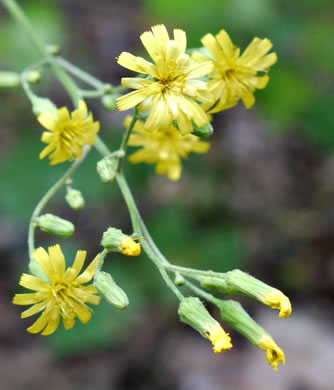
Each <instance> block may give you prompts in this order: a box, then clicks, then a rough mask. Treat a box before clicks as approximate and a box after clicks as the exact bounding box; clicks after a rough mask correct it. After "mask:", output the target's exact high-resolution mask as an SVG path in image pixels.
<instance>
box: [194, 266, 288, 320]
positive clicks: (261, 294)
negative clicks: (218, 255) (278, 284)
mask: <svg viewBox="0 0 334 390" xmlns="http://www.w3.org/2000/svg"><path fill="white" fill-rule="evenodd" d="M199 281H200V283H201V285H202V286H203V287H204V288H209V289H215V290H218V291H221V292H223V293H225V294H244V295H248V296H249V297H252V298H255V299H257V300H258V301H260V302H262V303H263V304H265V305H267V306H270V307H271V308H272V309H279V310H280V313H279V316H280V317H283V318H288V317H289V316H290V314H291V312H292V308H291V303H290V300H289V298H288V297H287V296H285V295H284V294H283V293H282V292H281V291H279V290H277V289H276V288H273V287H271V286H268V285H267V284H265V283H263V282H261V281H260V280H258V279H256V278H254V277H253V276H250V275H248V274H247V273H245V272H242V271H240V270H238V269H235V270H233V271H229V272H227V273H226V274H222V275H221V277H206V276H205V277H200V278H199Z"/></svg>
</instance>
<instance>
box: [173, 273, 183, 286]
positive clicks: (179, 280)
mask: <svg viewBox="0 0 334 390" xmlns="http://www.w3.org/2000/svg"><path fill="white" fill-rule="evenodd" d="M184 282H185V280H184V277H183V276H182V275H181V274H179V273H177V274H176V275H175V279H174V283H175V284H176V285H177V286H183V285H184Z"/></svg>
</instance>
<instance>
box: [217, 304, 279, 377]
mask: <svg viewBox="0 0 334 390" xmlns="http://www.w3.org/2000/svg"><path fill="white" fill-rule="evenodd" d="M216 305H217V306H218V307H219V309H220V313H221V316H222V319H223V321H224V322H226V323H227V324H229V325H230V326H231V327H232V328H234V329H235V330H236V331H238V332H239V333H241V334H242V335H244V336H245V337H246V338H247V339H248V340H249V341H250V342H251V343H253V344H255V345H257V346H258V347H259V348H261V349H264V350H265V351H266V357H267V361H268V363H269V364H271V365H272V367H273V369H274V370H275V371H277V369H278V364H279V363H283V364H285V356H284V352H283V351H282V350H281V349H280V348H279V347H278V346H277V345H276V343H275V341H274V340H273V339H272V338H271V337H270V335H269V334H268V333H267V332H266V331H265V330H264V329H263V328H262V327H261V326H260V325H258V324H257V323H256V322H255V321H254V320H253V318H251V317H250V316H249V314H248V313H247V312H246V311H245V310H244V309H243V307H242V306H241V305H240V303H239V302H235V301H232V300H228V301H217V302H216Z"/></svg>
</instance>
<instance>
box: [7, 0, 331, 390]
mask: <svg viewBox="0 0 334 390" xmlns="http://www.w3.org/2000/svg"><path fill="white" fill-rule="evenodd" d="M20 4H21V5H22V6H23V8H24V10H25V11H26V13H27V14H28V16H29V17H30V19H31V21H32V22H33V25H34V28H35V29H36V31H38V32H39V33H40V34H41V36H42V37H43V38H44V39H45V41H46V42H48V43H56V44H59V45H60V46H61V47H62V53H63V55H64V56H65V57H66V58H68V59H69V60H70V61H72V62H73V63H75V64H77V65H78V66H80V67H82V68H83V69H86V70H88V71H90V72H92V73H93V74H95V75H96V76H97V77H99V78H101V79H103V80H104V81H106V82H112V83H113V84H118V83H119V80H120V77H123V76H129V75H130V73H131V72H128V71H126V70H125V69H123V68H121V67H120V66H119V65H118V64H117V63H116V60H115V57H116V56H118V55H119V54H120V53H121V52H122V51H130V52H133V53H137V54H143V53H144V51H143V47H142V46H141V44H140V40H139V35H140V34H141V33H142V32H143V31H146V30H148V29H149V28H150V27H151V25H154V24H158V23H164V24H166V25H167V26H168V28H169V31H171V30H172V28H175V27H178V28H183V29H185V30H186V32H187V36H188V43H189V44H188V47H199V46H200V41H199V40H200V38H201V37H202V36H203V35H204V34H205V33H207V32H211V33H213V34H216V33H217V32H218V31H219V30H220V29H222V28H224V29H226V30H227V31H228V32H229V34H230V36H231V37H232V40H233V41H234V43H235V44H237V45H238V46H240V47H241V48H242V49H244V48H245V47H246V46H247V44H248V43H249V42H250V41H251V40H252V39H253V37H254V36H258V37H260V38H265V37H267V38H269V39H270V40H271V41H272V42H273V45H274V51H276V53H277V54H278V63H277V64H276V65H274V66H273V68H272V70H271V71H270V77H271V78H270V82H269V84H268V86H267V88H266V89H265V90H264V91H258V92H257V93H256V98H257V102H256V105H255V106H254V107H253V109H251V110H250V111H247V110H246V109H245V108H244V107H243V106H242V105H241V104H239V105H238V106H237V107H235V108H233V109H231V110H228V111H226V112H224V113H221V114H219V115H217V116H216V118H215V120H214V127H215V134H214V135H213V136H212V137H211V139H210V140H211V141H212V148H211V150H210V152H209V153H208V154H207V155H204V156H196V155H194V156H191V157H190V158H189V159H188V160H187V161H186V162H184V171H183V175H182V178H181V180H180V181H179V182H176V183H174V182H171V181H169V180H168V179H167V178H166V177H164V176H163V177H159V176H156V175H155V174H154V169H153V167H152V166H145V165H143V164H141V165H136V166H130V164H127V166H126V174H127V176H128V178H129V182H130V184H131V186H132V188H133V191H134V194H135V198H136V200H137V202H138V206H139V208H140V210H141V212H142V214H143V216H144V219H145V221H146V222H147V224H148V226H149V229H150V230H151V233H152V235H153V237H154V239H155V240H156V242H157V243H158V245H159V246H160V247H161V249H162V250H163V252H164V253H165V254H166V255H167V256H168V258H169V259H170V261H171V262H173V263H176V264H180V265H184V266H191V267H194V268H195V267H197V268H201V269H213V270H216V271H228V270H231V269H233V268H240V269H242V270H244V271H247V272H250V273H251V274H253V275H255V276H257V277H258V278H260V279H262V280H263V281H265V282H267V283H268V284H270V285H273V286H275V287H277V288H279V289H281V290H282V291H284V293H286V294H287V295H288V296H289V297H290V298H291V301H292V304H293V313H292V316H291V318H289V319H288V320H284V319H279V318H278V317H277V311H272V310H270V309H269V308H266V307H263V306H261V304H259V303H257V302H254V301H252V300H251V299H248V298H245V297H241V298H240V297H238V299H239V300H240V301H241V302H242V303H243V304H244V307H245V308H246V309H247V310H248V311H249V312H250V313H251V314H252V315H253V317H254V318H255V319H256V320H257V321H258V322H259V323H260V324H261V325H262V326H263V327H264V328H266V329H267V330H268V331H269V332H270V334H271V335H272V336H273V338H274V339H275V340H276V342H277V343H278V344H279V346H280V347H281V348H282V349H283V350H284V351H285V353H286V358H287V365H286V366H285V367H282V366H281V367H280V368H279V372H278V373H276V372H274V371H273V370H272V368H271V367H270V366H269V365H268V363H267V362H266V360H265V354H264V352H263V351H261V350H258V349H257V348H256V347H255V346H253V345H251V344H250V343H249V342H248V341H247V340H245V339H244V338H242V337H241V336H239V335H238V334H236V333H235V332H234V331H233V330H231V329H228V328H227V329H228V330H229V331H230V333H231V336H232V339H233V344H234V348H233V349H232V350H231V351H229V352H227V353H226V354H224V355H223V356H215V355H214V354H213V352H212V349H211V345H210V343H209V342H208V341H207V340H204V339H203V338H202V337H201V336H200V335H198V334H197V333H196V332H195V331H193V330H192V329H190V328H188V327H186V326H184V325H182V324H181V323H180V322H179V320H178V316H177V302H176V300H175V298H174V296H173V295H172V293H171V292H170V291H169V290H168V289H167V288H166V287H165V285H164V283H163V281H162V280H161V278H160V276H159V274H158V272H157V270H156V269H155V267H154V266H153V265H152V264H151V263H150V262H149V261H148V260H147V258H146V257H145V255H142V256H141V257H140V258H139V259H134V260H131V259H130V260H129V259H128V258H124V257H121V256H114V257H113V258H112V259H111V258H110V261H109V262H108V264H107V265H106V268H107V269H108V270H109V271H110V272H111V273H112V275H113V276H114V277H115V279H116V281H117V282H118V283H119V284H120V285H121V286H122V287H123V288H124V289H125V290H126V291H127V293H128V296H129V298H130V306H129V308H128V309H127V310H126V311H124V312H123V311H119V310H117V309H115V308H113V307H110V306H108V305H107V304H105V303H103V304H101V305H99V306H98V307H96V308H94V310H95V314H94V316H93V317H92V320H91V321H90V322H89V323H88V324H87V325H84V326H83V325H81V324H77V325H76V326H75V328H74V329H73V330H71V331H69V332H66V331H65V330H64V329H62V326H61V327H60V328H59V329H58V331H57V332H56V333H55V334H54V335H52V336H49V337H47V338H44V337H42V336H36V335H30V334H28V333H27V332H26V331H25V329H26V328H27V327H28V326H29V325H30V324H31V323H32V321H33V319H32V318H29V319H26V320H21V319H20V312H21V308H20V307H14V306H13V305H12V303H11V300H12V297H13V295H14V293H15V292H18V291H20V288H18V286H17V282H18V280H19V275H20V274H21V273H22V272H26V271H27V260H28V256H27V246H26V238H27V227H28V222H29V217H30V215H31V213H32V211H33V208H34V206H35V205H36V203H37V202H38V200H39V199H40V198H41V196H42V195H43V194H44V193H45V192H46V191H47V189H48V188H49V187H50V186H51V185H52V184H53V183H54V181H55V180H56V179H57V178H58V177H59V176H60V175H61V174H62V173H63V172H64V170H65V169H66V166H65V165H59V166H56V167H50V166H49V165H48V161H46V160H44V161H40V160H39V159H38V154H39V152H40V151H41V149H42V144H41V143H40V141H39V139H40V135H41V131H42V128H41V126H40V125H39V124H38V123H37V121H36V119H35V117H34V116H33V114H32V113H31V109H30V103H29V101H28V100H27V99H26V98H25V96H24V94H23V92H22V91H21V90H13V91H4V90H1V91H0V104H1V122H0V145H1V147H0V164H1V170H0V270H1V273H0V280H1V284H0V310H1V316H0V343H1V349H0V389H1V390H2V389H4V390H21V389H25V390H30V389H36V388H37V387H38V388H39V389H46V388H47V389H48V390H56V389H64V390H67V389H69V390H76V389H80V390H85V389H87V390H90V389H99V390H112V389H116V390H128V389H136V390H144V389H145V390H147V389H159V390H160V389H161V390H167V389H174V390H188V389H189V390H190V389H191V390H206V389H208V390H220V389H231V390H267V389H268V388H270V389H271V390H283V389H284V390H331V389H333V383H334V371H333V362H334V353H333V351H334V337H333V313H334V311H333V294H334V287H333V281H334V154H333V151H334V99H333V86H334V85H333V84H334V81H333V80H334V78H333V73H334V71H333V69H334V51H333V36H334V6H333V1H331V0H318V1H314V0H294V1H287V0H252V1H246V0H224V1H223V0H206V1H205V2H204V1H200V0H132V1H130V0H122V1H120V0H114V1H108V0H95V1H89V0H67V1H65V0H63V1H61V0H56V1H38V0H25V1H23V0H22V1H20ZM0 53H1V55H0V69H1V70H16V71H22V70H23V69H24V68H25V67H27V66H29V65H31V64H32V63H34V62H36V61H37V60H38V59H39V56H38V53H37V52H36V50H35V49H34V48H33V46H32V45H31V44H30V42H29V41H28V40H27V38H26V36H25V34H24V33H23V32H22V30H21V29H20V27H19V26H17V25H16V24H15V23H14V22H13V20H12V19H11V18H10V17H9V16H8V15H7V13H6V12H5V11H4V9H3V8H1V7H0ZM36 91H37V93H39V94H40V95H42V96H50V97H51V98H52V99H53V100H54V101H55V102H56V103H57V105H58V106H63V105H70V100H69V98H68V97H67V96H66V94H65V92H64V90H63V89H62V87H61V86H60V85H59V84H58V83H57V82H56V81H55V80H54V79H53V78H52V77H50V75H49V74H48V73H47V72H45V74H43V77H42V82H41V85H40V86H38V87H37V88H36ZM88 103H89V106H90V107H91V109H92V110H93V112H94V115H95V117H96V118H97V119H98V120H100V121H101V124H102V129H101V136H102V137H103V139H105V140H106V141H107V142H108V144H109V145H110V147H111V148H117V145H118V143H119V141H120V139H121V134H122V133H121V132H122V121H123V118H124V113H122V114H120V113H117V112H116V113H110V112H107V111H105V110H104V109H103V108H102V106H101V104H100V101H99V100H97V99H95V100H88ZM98 158H99V157H98V154H97V153H96V152H95V151H92V153H91V154H90V156H89V157H88V159H87V161H86V162H85V163H84V164H83V165H82V167H81V168H80V170H79V172H78V174H77V175H76V176H75V178H74V184H73V186H74V188H77V189H80V190H81V191H82V192H83V193H84V196H85V199H86V208H85V210H84V211H82V212H75V211H73V210H71V209H70V208H69V207H68V206H67V205H66V204H65V202H64V194H65V191H64V190H63V191H60V193H59V194H58V195H57V196H56V198H55V199H53V200H52V202H51V203H50V204H49V207H48V208H47V210H46V211H48V212H52V213H54V214H57V215H59V216H61V217H64V218H68V219H70V220H71V221H73V222H74V223H75V225H76V228H77V229H76V230H77V233H76V235H75V237H74V238H72V239H71V240H59V239H57V238H54V237H50V236H46V235H45V234H38V235H37V239H38V241H37V245H38V246H40V245H41V246H44V247H47V246H48V245H50V244H54V243H56V242H59V243H61V245H62V247H63V248H64V251H65V252H66V255H67V258H68V259H69V260H70V261H71V259H72V258H73V256H74V254H75V252H76V250H77V249H86V250H87V251H88V255H89V259H91V258H93V256H95V254H96V253H97V251H99V250H100V247H99V244H98V243H99V240H100V239H101V235H102V233H103V231H104V230H105V229H106V228H107V227H108V226H110V225H112V226H115V227H119V228H122V229H124V230H125V231H127V232H131V226H130V221H129V217H128V213H127V210H126V207H125V205H124V203H123V201H122V198H121V196H120V193H119V190H118V188H117V186H116V185H113V186H112V185H109V186H105V185H103V184H101V182H100V180H99V178H98V177H97V175H96V174H95V163H96V160H97V159H98ZM210 309H212V313H213V314H214V315H216V314H218V313H216V312H215V311H214V308H210ZM217 318H218V317H217Z"/></svg>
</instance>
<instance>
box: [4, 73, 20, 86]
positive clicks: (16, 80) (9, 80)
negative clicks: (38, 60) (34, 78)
mask: <svg viewBox="0 0 334 390" xmlns="http://www.w3.org/2000/svg"><path fill="white" fill-rule="evenodd" d="M20 84H21V81H20V75H19V74H18V73H16V72H0V88H16V87H18V86H20Z"/></svg>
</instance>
